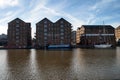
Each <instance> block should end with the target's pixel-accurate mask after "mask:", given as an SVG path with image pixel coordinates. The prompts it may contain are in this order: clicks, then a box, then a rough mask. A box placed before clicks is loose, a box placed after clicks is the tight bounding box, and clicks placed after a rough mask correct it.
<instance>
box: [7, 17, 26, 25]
mask: <svg viewBox="0 0 120 80" xmlns="http://www.w3.org/2000/svg"><path fill="white" fill-rule="evenodd" d="M16 20H19V21H21V22H24V21H23V20H21V19H20V18H16V19H14V20H12V21H10V22H8V24H9V23H12V22H14V21H16ZM24 23H25V22H24Z"/></svg>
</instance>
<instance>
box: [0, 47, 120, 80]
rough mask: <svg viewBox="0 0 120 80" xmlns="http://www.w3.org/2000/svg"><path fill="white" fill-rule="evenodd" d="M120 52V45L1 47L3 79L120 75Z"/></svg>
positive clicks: (71, 79)
mask: <svg viewBox="0 0 120 80" xmlns="http://www.w3.org/2000/svg"><path fill="white" fill-rule="evenodd" d="M119 52H120V48H116V49H73V50H56V51H54V50H34V49H31V50H25V49H22V50H20V49H19V50H17V49H16V50H0V79H1V80H83V79H88V80H89V79H92V80H96V79H97V80H98V79H120V76H119V75H120V53H119Z"/></svg>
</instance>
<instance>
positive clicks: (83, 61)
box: [71, 49, 118, 79]
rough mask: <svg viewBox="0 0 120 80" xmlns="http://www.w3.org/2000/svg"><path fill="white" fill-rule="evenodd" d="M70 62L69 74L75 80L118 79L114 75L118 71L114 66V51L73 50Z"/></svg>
mask: <svg viewBox="0 0 120 80" xmlns="http://www.w3.org/2000/svg"><path fill="white" fill-rule="evenodd" d="M72 60H73V61H72V64H71V70H72V71H71V72H72V74H73V76H72V77H73V78H75V79H76V78H77V79H112V78H114V76H117V77H118V75H116V74H115V71H116V70H117V69H118V68H117V69H116V66H115V65H116V49H75V50H74V51H73V59H72ZM114 70H115V71H114ZM113 72H114V73H113ZM108 74H109V75H108ZM117 74H118V73H117Z"/></svg>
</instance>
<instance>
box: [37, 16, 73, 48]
mask: <svg viewBox="0 0 120 80" xmlns="http://www.w3.org/2000/svg"><path fill="white" fill-rule="evenodd" d="M71 28H72V26H71V24H70V23H69V22H68V21H66V20H65V19H63V18H61V19H59V20H58V21H56V22H55V23H53V22H51V21H50V20H49V19H47V18H44V19H43V20H41V21H40V22H38V23H37V24H36V43H37V45H38V46H40V47H45V46H48V45H60V44H71Z"/></svg>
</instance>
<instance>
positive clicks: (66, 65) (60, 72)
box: [36, 50, 72, 80]
mask: <svg viewBox="0 0 120 80" xmlns="http://www.w3.org/2000/svg"><path fill="white" fill-rule="evenodd" d="M36 58H37V61H38V65H39V68H40V69H41V73H42V79H43V80H47V79H49V80H59V79H63V80H65V79H68V80H69V78H70V77H69V69H70V63H71V58H72V51H63V50H58V51H57V50H56V51H54V50H48V51H47V52H46V51H44V50H37V51H36Z"/></svg>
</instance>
